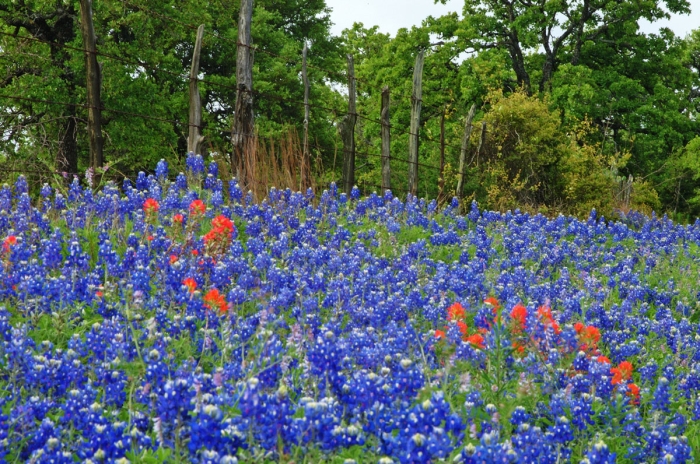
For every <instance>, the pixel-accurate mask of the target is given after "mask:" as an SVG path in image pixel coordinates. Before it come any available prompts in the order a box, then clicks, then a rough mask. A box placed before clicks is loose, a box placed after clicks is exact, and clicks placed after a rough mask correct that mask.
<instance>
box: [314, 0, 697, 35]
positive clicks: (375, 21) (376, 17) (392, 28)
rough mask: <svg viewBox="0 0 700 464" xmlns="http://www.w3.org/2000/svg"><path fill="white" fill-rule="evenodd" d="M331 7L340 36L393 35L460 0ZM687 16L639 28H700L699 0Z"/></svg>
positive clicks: (332, 3) (352, 2)
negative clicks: (360, 27)
mask: <svg viewBox="0 0 700 464" xmlns="http://www.w3.org/2000/svg"><path fill="white" fill-rule="evenodd" d="M326 4H327V5H328V6H329V7H330V8H332V9H333V12H332V13H331V20H332V21H333V22H334V23H335V25H334V26H333V28H332V29H331V31H332V32H333V34H334V35H339V34H340V33H341V32H342V30H343V29H347V28H349V27H352V25H353V23H356V22H360V23H364V25H365V27H371V26H375V25H376V26H379V31H380V32H383V33H387V32H388V33H389V34H391V35H392V36H394V35H395V34H396V31H398V30H399V29H400V28H402V27H405V28H410V27H411V26H413V25H420V23H421V21H423V19H425V18H427V17H428V16H435V17H437V16H442V15H444V14H446V13H448V12H451V11H457V12H458V13H460V14H461V12H462V5H463V4H464V1H463V0H448V2H447V4H446V5H440V4H437V5H435V4H434V2H433V0H326ZM690 5H691V6H690V8H691V10H692V13H691V14H690V15H674V16H673V17H672V18H671V19H670V20H669V21H663V22H662V21H659V22H656V23H654V24H653V25H652V24H649V23H648V22H645V23H644V24H642V25H641V26H642V30H643V31H645V32H656V31H658V29H659V27H669V28H670V29H671V30H673V32H675V33H676V35H679V36H681V37H685V35H686V34H687V33H688V32H690V31H691V30H692V29H694V28H698V27H700V0H690Z"/></svg>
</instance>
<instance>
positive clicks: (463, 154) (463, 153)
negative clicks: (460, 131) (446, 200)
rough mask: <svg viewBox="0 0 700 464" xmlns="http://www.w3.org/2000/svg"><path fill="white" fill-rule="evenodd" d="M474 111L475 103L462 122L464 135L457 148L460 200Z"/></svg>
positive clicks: (462, 194) (462, 195)
mask: <svg viewBox="0 0 700 464" xmlns="http://www.w3.org/2000/svg"><path fill="white" fill-rule="evenodd" d="M475 112H476V104H473V105H472V107H471V108H469V114H467V121H466V123H465V124H464V136H463V137H462V146H461V149H460V150H459V173H458V175H457V197H459V199H460V200H461V199H462V198H463V197H464V170H465V169H467V166H466V164H467V150H468V149H469V139H470V138H471V136H472V127H473V126H472V120H473V119H474V113H475Z"/></svg>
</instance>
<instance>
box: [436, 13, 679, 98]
mask: <svg viewBox="0 0 700 464" xmlns="http://www.w3.org/2000/svg"><path fill="white" fill-rule="evenodd" d="M437 1H440V2H441V3H443V4H444V3H445V2H446V0H437ZM664 7H665V9H664ZM666 10H668V11H669V12H671V13H686V14H687V13H690V7H689V3H688V1H687V0H668V1H665V2H659V1H639V2H621V1H618V0H577V1H572V2H569V1H559V0H534V1H533V0H465V2H464V8H463V11H462V12H463V20H462V22H461V25H460V27H459V29H457V30H455V32H454V35H455V36H456V37H458V38H459V39H460V41H461V42H463V43H464V44H465V45H466V47H465V48H473V49H474V50H477V51H481V50H488V49H493V48H501V49H505V50H507V52H508V55H509V57H510V61H511V66H512V68H513V71H514V72H515V74H516V76H517V81H518V84H519V85H521V86H523V87H524V88H525V89H526V90H527V91H528V92H530V91H531V86H532V84H531V77H532V75H533V74H534V73H536V71H535V69H538V71H539V72H538V74H539V76H538V79H537V81H538V82H539V90H540V91H544V90H545V88H546V86H547V85H548V84H549V82H550V81H551V79H552V76H553V75H554V73H555V72H556V70H557V68H558V67H559V65H560V64H562V63H565V62H568V63H571V64H572V65H574V66H576V65H578V64H579V62H580V60H581V53H582V49H583V47H585V46H586V45H587V44H589V43H606V42H610V41H611V40H612V39H611V38H612V37H620V35H621V33H622V36H623V37H622V38H623V40H624V38H625V37H631V36H634V35H636V31H637V30H638V26H637V23H638V21H639V20H640V19H642V18H644V19H647V20H649V21H652V22H653V21H656V20H658V19H661V18H667V17H669V13H668V12H667V11H666Z"/></svg>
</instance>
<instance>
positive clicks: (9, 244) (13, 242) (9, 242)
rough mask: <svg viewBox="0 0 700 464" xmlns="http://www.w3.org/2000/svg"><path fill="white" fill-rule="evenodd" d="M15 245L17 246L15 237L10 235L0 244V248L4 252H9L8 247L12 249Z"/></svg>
mask: <svg viewBox="0 0 700 464" xmlns="http://www.w3.org/2000/svg"><path fill="white" fill-rule="evenodd" d="M16 244H17V237H15V236H14V235H10V236H9V237H7V238H6V239H5V240H4V241H3V242H2V248H3V249H4V250H5V251H10V247H12V246H14V245H16Z"/></svg>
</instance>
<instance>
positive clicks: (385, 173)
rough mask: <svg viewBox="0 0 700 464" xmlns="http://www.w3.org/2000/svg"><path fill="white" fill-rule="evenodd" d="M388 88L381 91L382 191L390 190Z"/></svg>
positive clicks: (385, 87)
mask: <svg viewBox="0 0 700 464" xmlns="http://www.w3.org/2000/svg"><path fill="white" fill-rule="evenodd" d="M389 116H390V115H389V86H384V88H383V89H382V112H381V117H380V119H381V121H382V190H388V189H391V122H390V117H389Z"/></svg>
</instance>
